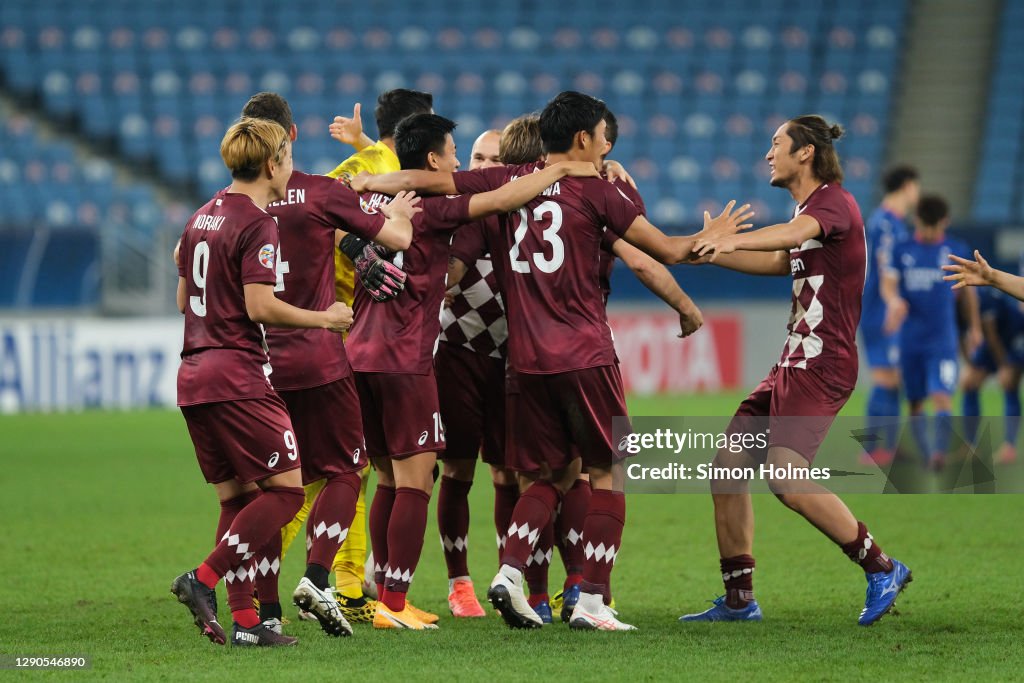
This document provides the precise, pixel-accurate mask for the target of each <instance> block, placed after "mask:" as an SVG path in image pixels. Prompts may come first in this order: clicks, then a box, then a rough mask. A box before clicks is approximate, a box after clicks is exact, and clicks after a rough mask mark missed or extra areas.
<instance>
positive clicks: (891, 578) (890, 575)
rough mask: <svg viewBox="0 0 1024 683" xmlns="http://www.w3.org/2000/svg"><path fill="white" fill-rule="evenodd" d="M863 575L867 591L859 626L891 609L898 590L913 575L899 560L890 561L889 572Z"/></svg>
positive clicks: (910, 579)
mask: <svg viewBox="0 0 1024 683" xmlns="http://www.w3.org/2000/svg"><path fill="white" fill-rule="evenodd" d="M865 576H867V579H868V592H867V596H866V597H865V598H864V609H863V610H862V611H861V613H860V618H859V619H857V623H858V624H860V625H861V626H870V625H871V624H873V623H875V622H876V621H878V620H879V619H881V618H882V617H883V616H885V614H886V612H888V611H889V610H890V609H892V605H893V603H894V602H896V598H897V597H898V596H899V594H900V592H902V591H903V589H904V588H906V587H907V584H908V583H910V582H911V581H913V580H914V577H913V575H912V574H911V573H910V569H908V568H907V565H905V564H903V563H902V562H900V561H899V560H893V561H892V571H891V572H875V573H874V574H865Z"/></svg>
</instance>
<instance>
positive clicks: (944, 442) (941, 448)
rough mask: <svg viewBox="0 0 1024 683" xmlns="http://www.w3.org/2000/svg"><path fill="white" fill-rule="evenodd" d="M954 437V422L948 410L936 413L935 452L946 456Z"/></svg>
mask: <svg viewBox="0 0 1024 683" xmlns="http://www.w3.org/2000/svg"><path fill="white" fill-rule="evenodd" d="M952 436H953V420H952V418H950V416H949V411H948V410H940V411H939V412H937V413H935V452H936V453H942V454H943V455H945V454H946V453H947V452H948V451H949V441H950V439H951V438H952Z"/></svg>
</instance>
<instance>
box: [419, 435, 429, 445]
mask: <svg viewBox="0 0 1024 683" xmlns="http://www.w3.org/2000/svg"><path fill="white" fill-rule="evenodd" d="M426 442H427V432H423V433H422V434H420V439H419V441H418V442H417V443H419V445H421V446H422V445H423V444H425V443H426Z"/></svg>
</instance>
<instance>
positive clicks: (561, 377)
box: [505, 365, 628, 472]
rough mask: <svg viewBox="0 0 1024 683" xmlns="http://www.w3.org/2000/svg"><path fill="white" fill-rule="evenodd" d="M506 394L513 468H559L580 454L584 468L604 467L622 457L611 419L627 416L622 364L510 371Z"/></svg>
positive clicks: (508, 445) (509, 454)
mask: <svg viewBox="0 0 1024 683" xmlns="http://www.w3.org/2000/svg"><path fill="white" fill-rule="evenodd" d="M505 392H506V395H507V396H506V398H507V400H508V404H507V410H508V412H507V417H508V432H507V435H506V438H505V461H506V464H507V466H508V468H509V469H513V470H516V471H518V472H538V471H540V469H541V465H547V466H548V467H549V468H551V469H552V470H560V469H563V468H565V467H566V466H568V465H569V463H570V462H571V461H572V460H573V459H574V458H575V457H577V456H579V457H581V458H582V460H583V467H584V468H589V467H600V468H605V467H610V466H611V465H612V463H614V462H617V461H619V460H621V459H622V458H623V455H624V454H623V453H622V452H621V451H619V450H618V448H617V446H616V444H615V440H614V438H613V436H612V418H614V417H620V416H626V415H627V414H628V413H627V412H626V398H625V392H624V391H623V387H622V375H621V374H620V373H619V366H618V365H602V366H600V367H596V368H585V369H583V370H574V371H572V372H562V373H558V374H554V375H528V374H525V373H516V372H512V371H510V372H509V375H508V377H507V378H506V385H505Z"/></svg>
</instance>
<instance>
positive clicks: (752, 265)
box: [715, 250, 790, 275]
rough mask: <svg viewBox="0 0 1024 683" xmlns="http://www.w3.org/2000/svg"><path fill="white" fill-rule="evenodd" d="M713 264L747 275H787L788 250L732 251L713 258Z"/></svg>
mask: <svg viewBox="0 0 1024 683" xmlns="http://www.w3.org/2000/svg"><path fill="white" fill-rule="evenodd" d="M715 265H716V266H719V267H721V268H728V269H729V270H735V271H736V272H738V273H747V274H748V275H789V274H790V266H789V252H788V251H785V250H779V251H734V252H733V253H731V254H722V255H720V256H718V257H717V258H715Z"/></svg>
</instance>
